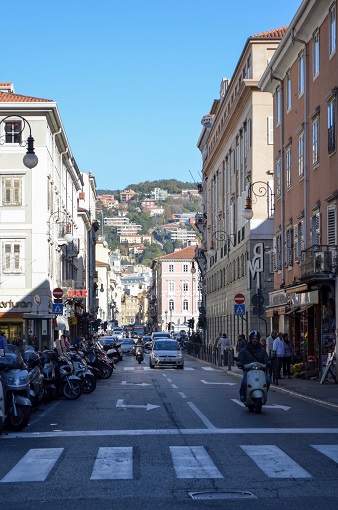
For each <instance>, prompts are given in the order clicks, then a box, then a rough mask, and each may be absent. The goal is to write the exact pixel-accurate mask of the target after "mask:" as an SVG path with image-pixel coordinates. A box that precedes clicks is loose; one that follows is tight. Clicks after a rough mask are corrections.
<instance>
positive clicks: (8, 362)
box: [0, 344, 32, 432]
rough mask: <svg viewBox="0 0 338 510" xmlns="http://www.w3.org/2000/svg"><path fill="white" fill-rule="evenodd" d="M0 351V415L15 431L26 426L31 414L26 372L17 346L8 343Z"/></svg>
mask: <svg viewBox="0 0 338 510" xmlns="http://www.w3.org/2000/svg"><path fill="white" fill-rule="evenodd" d="M0 352H1V354H0V381H1V384H0V386H1V393H2V405H1V406H0V409H2V411H1V413H0V416H1V415H4V419H3V420H2V422H5V424H6V425H8V426H9V428H10V429H11V430H14V431H16V432H17V431H19V430H22V429H23V428H24V427H26V425H27V424H28V422H29V419H30V415H31V407H32V403H31V401H30V399H29V378H28V372H27V370H26V365H25V364H24V361H23V359H22V356H21V353H20V350H19V348H18V347H17V346H15V345H12V344H8V345H6V347H5V349H1V351H0Z"/></svg>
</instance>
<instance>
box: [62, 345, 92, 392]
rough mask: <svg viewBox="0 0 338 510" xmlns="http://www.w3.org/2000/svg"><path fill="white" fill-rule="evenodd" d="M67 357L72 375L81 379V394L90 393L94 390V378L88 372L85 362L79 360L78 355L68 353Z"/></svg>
mask: <svg viewBox="0 0 338 510" xmlns="http://www.w3.org/2000/svg"><path fill="white" fill-rule="evenodd" d="M68 355H69V357H70V361H71V362H72V365H73V369H74V374H75V375H76V376H77V377H79V378H80V379H81V384H82V393H85V394H89V393H92V392H93V391H94V390H95V388H96V378H95V376H94V374H93V373H92V372H91V371H90V370H88V368H87V363H86V361H85V360H84V359H82V358H81V356H80V354H79V353H75V352H69V353H68Z"/></svg>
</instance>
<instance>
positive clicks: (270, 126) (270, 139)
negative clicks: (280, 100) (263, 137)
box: [267, 117, 273, 145]
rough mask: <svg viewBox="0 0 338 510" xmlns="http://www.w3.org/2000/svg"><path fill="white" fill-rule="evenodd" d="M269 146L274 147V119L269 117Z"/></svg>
mask: <svg viewBox="0 0 338 510" xmlns="http://www.w3.org/2000/svg"><path fill="white" fill-rule="evenodd" d="M267 136H268V145H273V117H267Z"/></svg>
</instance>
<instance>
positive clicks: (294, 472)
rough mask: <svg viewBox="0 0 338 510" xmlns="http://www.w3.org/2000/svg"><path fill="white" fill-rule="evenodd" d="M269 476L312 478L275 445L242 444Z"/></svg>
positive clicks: (243, 448)
mask: <svg viewBox="0 0 338 510" xmlns="http://www.w3.org/2000/svg"><path fill="white" fill-rule="evenodd" d="M241 448H242V450H244V451H245V453H247V454H248V455H249V457H251V458H252V460H253V461H254V462H255V463H256V464H257V466H258V467H259V468H260V469H261V470H262V471H263V473H265V474H266V475H267V476H268V477H269V478H312V476H311V475H310V473H308V472H307V471H305V469H303V468H302V467H301V466H300V465H299V464H297V462H295V461H294V460H293V459H291V457H289V456H288V455H287V454H286V453H284V452H283V451H282V450H281V449H280V448H278V446H275V445H259V446H247V445H245V446H241Z"/></svg>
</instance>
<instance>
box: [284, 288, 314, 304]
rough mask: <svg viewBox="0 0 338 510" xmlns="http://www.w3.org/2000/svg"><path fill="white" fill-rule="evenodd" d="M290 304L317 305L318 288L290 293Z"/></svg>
mask: <svg viewBox="0 0 338 510" xmlns="http://www.w3.org/2000/svg"><path fill="white" fill-rule="evenodd" d="M289 300H290V304H292V305H296V306H302V305H310V304H312V305H317V304H318V303H319V295H318V290H312V291H310V292H299V293H298V292H295V293H292V294H290V295H289Z"/></svg>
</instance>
